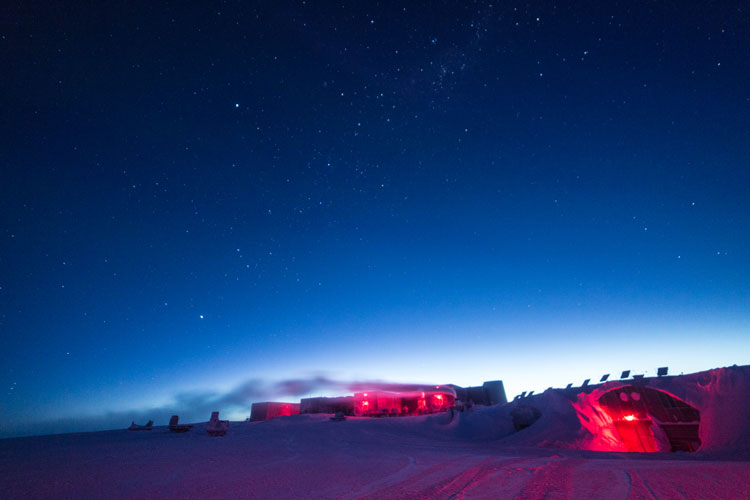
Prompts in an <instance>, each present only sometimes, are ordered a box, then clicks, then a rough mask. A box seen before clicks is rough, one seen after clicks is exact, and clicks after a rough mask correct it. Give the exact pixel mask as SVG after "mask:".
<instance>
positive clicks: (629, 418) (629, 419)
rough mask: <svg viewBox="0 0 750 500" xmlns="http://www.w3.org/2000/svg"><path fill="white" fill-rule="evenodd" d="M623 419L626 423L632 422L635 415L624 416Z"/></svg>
mask: <svg viewBox="0 0 750 500" xmlns="http://www.w3.org/2000/svg"><path fill="white" fill-rule="evenodd" d="M623 418H624V419H625V420H627V421H628V422H632V421H633V420H635V415H625V416H624V417H623Z"/></svg>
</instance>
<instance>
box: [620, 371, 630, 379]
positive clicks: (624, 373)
mask: <svg viewBox="0 0 750 500" xmlns="http://www.w3.org/2000/svg"><path fill="white" fill-rule="evenodd" d="M629 376H630V370H625V371H623V372H622V373H621V374H620V378H621V379H623V378H628V377H629Z"/></svg>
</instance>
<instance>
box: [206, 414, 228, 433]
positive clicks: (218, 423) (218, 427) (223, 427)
mask: <svg viewBox="0 0 750 500" xmlns="http://www.w3.org/2000/svg"><path fill="white" fill-rule="evenodd" d="M227 429H229V420H219V412H218V411H214V412H211V420H209V421H208V423H207V424H206V432H207V433H208V435H209V436H223V435H225V434H226V433H227Z"/></svg>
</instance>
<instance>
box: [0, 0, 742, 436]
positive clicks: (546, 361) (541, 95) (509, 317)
mask: <svg viewBox="0 0 750 500" xmlns="http://www.w3.org/2000/svg"><path fill="white" fill-rule="evenodd" d="M683 4H684V3H683ZM683 4H680V3H677V4H675V3H668V2H645V1H634V2H587V3H579V4H577V5H575V6H569V5H564V4H557V3H553V2H532V3H530V4H529V3H523V2H412V1H409V2H380V3H375V2H369V3H366V2H344V3H340V2H311V1H307V2H287V1H274V2H255V3H252V2H251V3H236V2H215V3H206V2H196V5H193V6H190V5H188V4H187V3H185V2H177V3H173V4H170V5H169V6H167V5H163V6H157V5H154V2H143V3H140V2H129V3H128V4H127V6H122V7H117V6H113V5H109V4H107V5H105V4H100V3H99V2H91V3H89V4H88V5H85V6H84V5H83V4H79V6H77V7H69V6H68V7H62V4H59V3H55V2H5V3H3V5H2V6H1V7H0V19H2V24H0V68H2V73H3V76H2V78H0V99H1V100H0V105H1V106H0V120H1V121H0V127H1V128H0V133H1V136H2V138H1V139H0V141H2V142H1V144H2V147H1V148H0V165H1V168H2V174H1V177H0V217H1V218H0V231H1V232H0V388H2V390H0V407H2V408H3V417H2V419H1V421H0V435H13V434H19V433H35V432H49V431H51V430H76V429H78V430H80V429H86V428H93V427H97V426H98V427H107V426H109V427H112V426H114V427H118V426H124V425H127V424H129V421H130V418H129V416H130V415H135V416H137V417H139V418H140V417H141V416H147V415H149V414H150V413H149V412H150V410H149V409H151V408H162V409H164V411H166V412H170V411H173V410H174V411H179V412H182V413H181V414H183V415H185V414H186V415H189V416H192V415H191V413H190V412H191V411H192V410H195V411H197V410H196V409H195V408H190V407H189V405H188V404H187V403H186V399H185V398H186V394H189V395H195V394H203V395H204V396H206V397H207V398H208V399H209V402H210V401H218V400H217V399H214V400H211V399H210V398H211V397H214V396H211V394H214V393H215V394H223V393H226V392H228V391H229V392H231V391H233V390H234V389H236V388H237V386H238V385H240V384H241V383H242V382H244V381H246V380H250V379H260V380H262V381H264V383H271V382H273V381H278V380H283V379H288V378H301V377H308V376H311V375H313V374H318V373H326V374H327V375H329V376H331V377H332V378H335V379H337V380H374V379H383V380H391V381H403V382H431V383H446V382H453V383H457V384H461V385H469V384H478V383H481V382H482V381H484V380H491V379H497V378H501V379H503V380H505V382H506V387H507V389H508V392H509V395H510V396H512V395H514V394H516V393H518V392H520V391H522V390H528V389H537V390H539V389H544V388H545V387H547V386H551V385H554V386H560V385H564V384H566V383H567V382H571V381H575V382H580V381H581V380H582V379H583V378H587V377H596V378H598V377H599V375H601V373H604V372H607V371H612V372H615V371H618V370H622V369H627V368H632V369H634V370H640V371H641V372H643V371H645V370H650V372H651V373H652V372H653V371H654V369H655V368H656V367H657V366H662V365H669V366H670V367H672V371H673V372H674V371H677V372H679V371H695V370H700V369H706V368H711V367H715V366H722V365H728V364H734V363H737V364H746V363H748V362H750V356H749V355H748V353H750V257H749V256H750V233H749V231H750V148H748V144H750V85H749V84H748V80H749V77H750V48H749V47H750V14H749V13H748V9H747V6H745V5H744V2H739V1H738V2H703V3H702V5H688V4H684V5H683ZM196 391H203V392H200V393H198V392H196ZM318 393H321V394H322V393H326V391H324V390H323V389H320V390H319V391H318ZM266 395H267V396H269V397H271V396H278V397H285V396H286V397H288V398H290V399H292V400H293V399H294V397H296V396H294V395H289V394H286V395H284V394H278V395H276V394H266ZM216 397H218V396H216ZM254 397H255V396H248V397H247V398H246V401H247V402H248V403H249V402H252V400H254V399H253V398H254ZM258 397H260V396H258ZM175 398H177V399H176V400H175ZM209 405H210V404H209ZM216 409H219V410H222V411H224V412H225V413H226V412H228V413H229V414H231V415H232V416H233V417H234V418H240V417H242V416H244V415H246V414H247V411H246V409H244V408H242V407H239V408H237V407H235V408H216ZM202 410H203V409H201V411H202ZM110 412H114V413H110ZM139 412H140V413H139ZM108 413H109V415H110V416H109V417H107V416H106V415H105V414H108ZM152 413H153V412H152ZM102 415H105V416H102ZM79 416H85V417H86V418H89V419H90V420H85V419H78V420H73V421H65V423H64V425H63V424H59V423H58V424H59V425H58V424H54V425H53V424H52V423H50V422H49V421H54V420H57V419H61V418H62V419H64V418H67V417H76V418H77V417H79ZM207 416H208V415H205V417H207ZM199 417H200V418H203V415H202V414H201V415H200V416H194V418H199ZM134 418H135V417H134ZM97 419H98V420H97ZM41 421H47V422H41ZM157 423H158V422H157Z"/></svg>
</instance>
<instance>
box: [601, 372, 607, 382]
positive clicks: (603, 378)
mask: <svg viewBox="0 0 750 500" xmlns="http://www.w3.org/2000/svg"><path fill="white" fill-rule="evenodd" d="M608 378H609V373H605V374H604V375H602V378H601V379H599V382H606V381H607V379H608Z"/></svg>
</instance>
